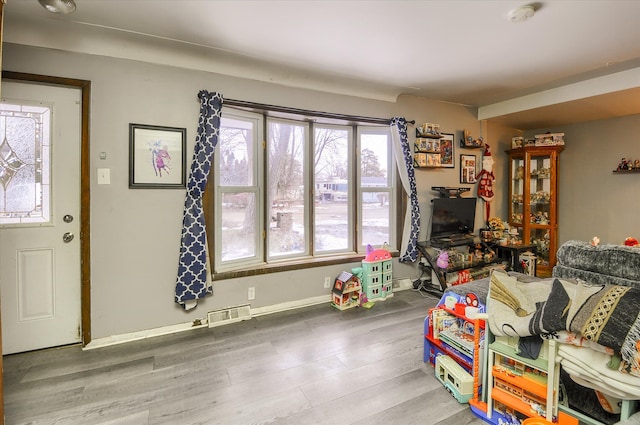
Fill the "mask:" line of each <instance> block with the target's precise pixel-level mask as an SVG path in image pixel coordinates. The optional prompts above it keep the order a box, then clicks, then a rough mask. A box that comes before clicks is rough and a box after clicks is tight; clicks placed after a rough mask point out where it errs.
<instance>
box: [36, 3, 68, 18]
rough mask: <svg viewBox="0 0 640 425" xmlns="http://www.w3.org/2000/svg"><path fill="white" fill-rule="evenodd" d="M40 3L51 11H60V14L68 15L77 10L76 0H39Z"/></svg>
mask: <svg viewBox="0 0 640 425" xmlns="http://www.w3.org/2000/svg"><path fill="white" fill-rule="evenodd" d="M38 3H40V4H41V5H42V7H44V8H45V9H47V10H48V11H49V12H51V13H58V14H60V15H68V14H69V13H73V11H74V10H76V3H75V1H74V0H38Z"/></svg>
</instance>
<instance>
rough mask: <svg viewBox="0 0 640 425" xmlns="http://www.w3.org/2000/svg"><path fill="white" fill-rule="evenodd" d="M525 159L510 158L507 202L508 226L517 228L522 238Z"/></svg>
mask: <svg viewBox="0 0 640 425" xmlns="http://www.w3.org/2000/svg"><path fill="white" fill-rule="evenodd" d="M524 166H525V161H524V157H514V158H512V159H511V180H510V183H511V185H510V186H511V194H510V195H511V202H510V203H509V226H510V227H512V228H516V229H518V234H519V237H520V240H522V237H523V234H522V223H523V220H524V215H525V208H524V207H525V204H524V196H525V192H524V189H525V172H526V171H525V167H524Z"/></svg>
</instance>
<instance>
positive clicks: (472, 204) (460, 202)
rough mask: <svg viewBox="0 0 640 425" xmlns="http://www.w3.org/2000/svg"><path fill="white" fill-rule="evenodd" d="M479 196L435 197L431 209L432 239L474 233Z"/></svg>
mask: <svg viewBox="0 0 640 425" xmlns="http://www.w3.org/2000/svg"><path fill="white" fill-rule="evenodd" d="M476 201H477V198H435V199H433V201H432V203H433V209H432V210H431V233H430V235H429V237H430V238H431V239H438V238H448V237H451V236H456V235H465V234H470V233H473V231H474V223H475V220H476Z"/></svg>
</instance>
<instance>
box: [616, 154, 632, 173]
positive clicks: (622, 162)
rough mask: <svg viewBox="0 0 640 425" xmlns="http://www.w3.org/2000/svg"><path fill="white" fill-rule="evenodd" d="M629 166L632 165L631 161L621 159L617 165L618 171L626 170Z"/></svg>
mask: <svg viewBox="0 0 640 425" xmlns="http://www.w3.org/2000/svg"><path fill="white" fill-rule="evenodd" d="M630 164H633V161H628V160H627V158H625V157H623V158H622V159H621V160H620V163H619V164H618V171H621V170H628V169H629V165H630Z"/></svg>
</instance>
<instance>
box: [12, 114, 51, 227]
mask: <svg viewBox="0 0 640 425" xmlns="http://www.w3.org/2000/svg"><path fill="white" fill-rule="evenodd" d="M50 117H51V109H50V108H49V107H43V106H29V105H16V104H7V103H4V104H2V105H1V106H0V134H1V135H2V141H1V142H0V224H25V223H39V224H40V223H48V222H49V221H50V215H49V212H50V205H49V199H50V189H51V187H50V185H49V181H50V179H49V170H50V164H49V161H50V140H49V135H50V127H49V126H50V119H51V118H50Z"/></svg>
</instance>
